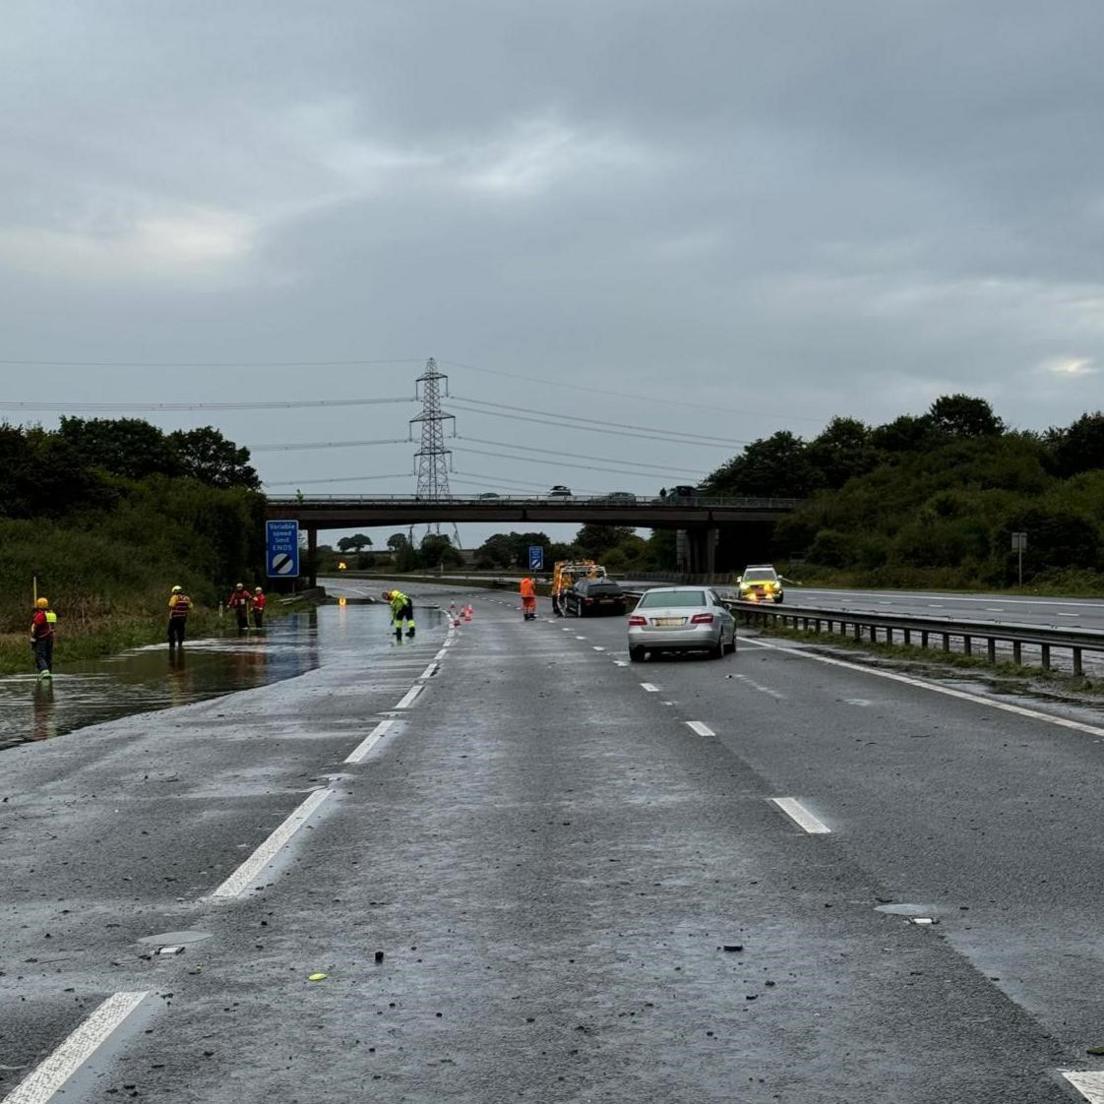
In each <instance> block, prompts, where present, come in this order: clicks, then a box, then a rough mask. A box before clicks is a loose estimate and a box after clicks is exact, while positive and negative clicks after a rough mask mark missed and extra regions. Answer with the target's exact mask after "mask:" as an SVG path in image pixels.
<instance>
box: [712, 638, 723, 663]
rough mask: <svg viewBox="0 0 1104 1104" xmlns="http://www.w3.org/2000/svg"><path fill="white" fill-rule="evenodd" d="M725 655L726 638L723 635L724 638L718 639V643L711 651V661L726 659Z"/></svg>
mask: <svg viewBox="0 0 1104 1104" xmlns="http://www.w3.org/2000/svg"><path fill="white" fill-rule="evenodd" d="M724 655H725V646H724V636H723V635H722V636H718V637H717V643H716V644H714V645H713V647H712V648H710V649H709V658H710V659H724Z"/></svg>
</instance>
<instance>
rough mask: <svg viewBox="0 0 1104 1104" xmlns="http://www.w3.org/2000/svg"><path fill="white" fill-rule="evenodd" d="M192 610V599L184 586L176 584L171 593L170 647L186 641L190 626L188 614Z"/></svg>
mask: <svg viewBox="0 0 1104 1104" xmlns="http://www.w3.org/2000/svg"><path fill="white" fill-rule="evenodd" d="M191 610H192V600H191V598H189V597H188V596H187V595H186V594H185V593H184V588H183V587H179V586H174V587H173V588H172V593H171V594H170V595H169V648H170V649H172V648H175V647H176V646H177V645H178V644H183V643H184V635H185V632H186V631H187V628H188V614H189V613H191Z"/></svg>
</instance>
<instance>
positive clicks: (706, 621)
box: [690, 613, 713, 625]
mask: <svg viewBox="0 0 1104 1104" xmlns="http://www.w3.org/2000/svg"><path fill="white" fill-rule="evenodd" d="M690 624H691V625H712V624H713V614H711V613H695V614H694V616H693V617H691V618H690Z"/></svg>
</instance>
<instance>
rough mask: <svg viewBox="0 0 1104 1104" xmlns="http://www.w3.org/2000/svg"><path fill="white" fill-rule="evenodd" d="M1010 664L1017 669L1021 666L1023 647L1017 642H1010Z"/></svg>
mask: <svg viewBox="0 0 1104 1104" xmlns="http://www.w3.org/2000/svg"><path fill="white" fill-rule="evenodd" d="M1012 662H1013V663H1014V664H1015V665H1016V666H1017V667H1022V666H1023V645H1022V644H1021V643H1020V642H1019V641H1018V640H1013V641H1012Z"/></svg>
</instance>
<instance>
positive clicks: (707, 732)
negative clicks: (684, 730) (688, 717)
mask: <svg viewBox="0 0 1104 1104" xmlns="http://www.w3.org/2000/svg"><path fill="white" fill-rule="evenodd" d="M686 723H687V725H688V726H689V727H690V728H691V729H692V730H693V731H694V732H696V733H697V734H698V735H699V736H716V735H717V734H716V733H715V732H714V731H713V729H711V728H710V727H709V725H707V724H702V723H701V721H687V722H686Z"/></svg>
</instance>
